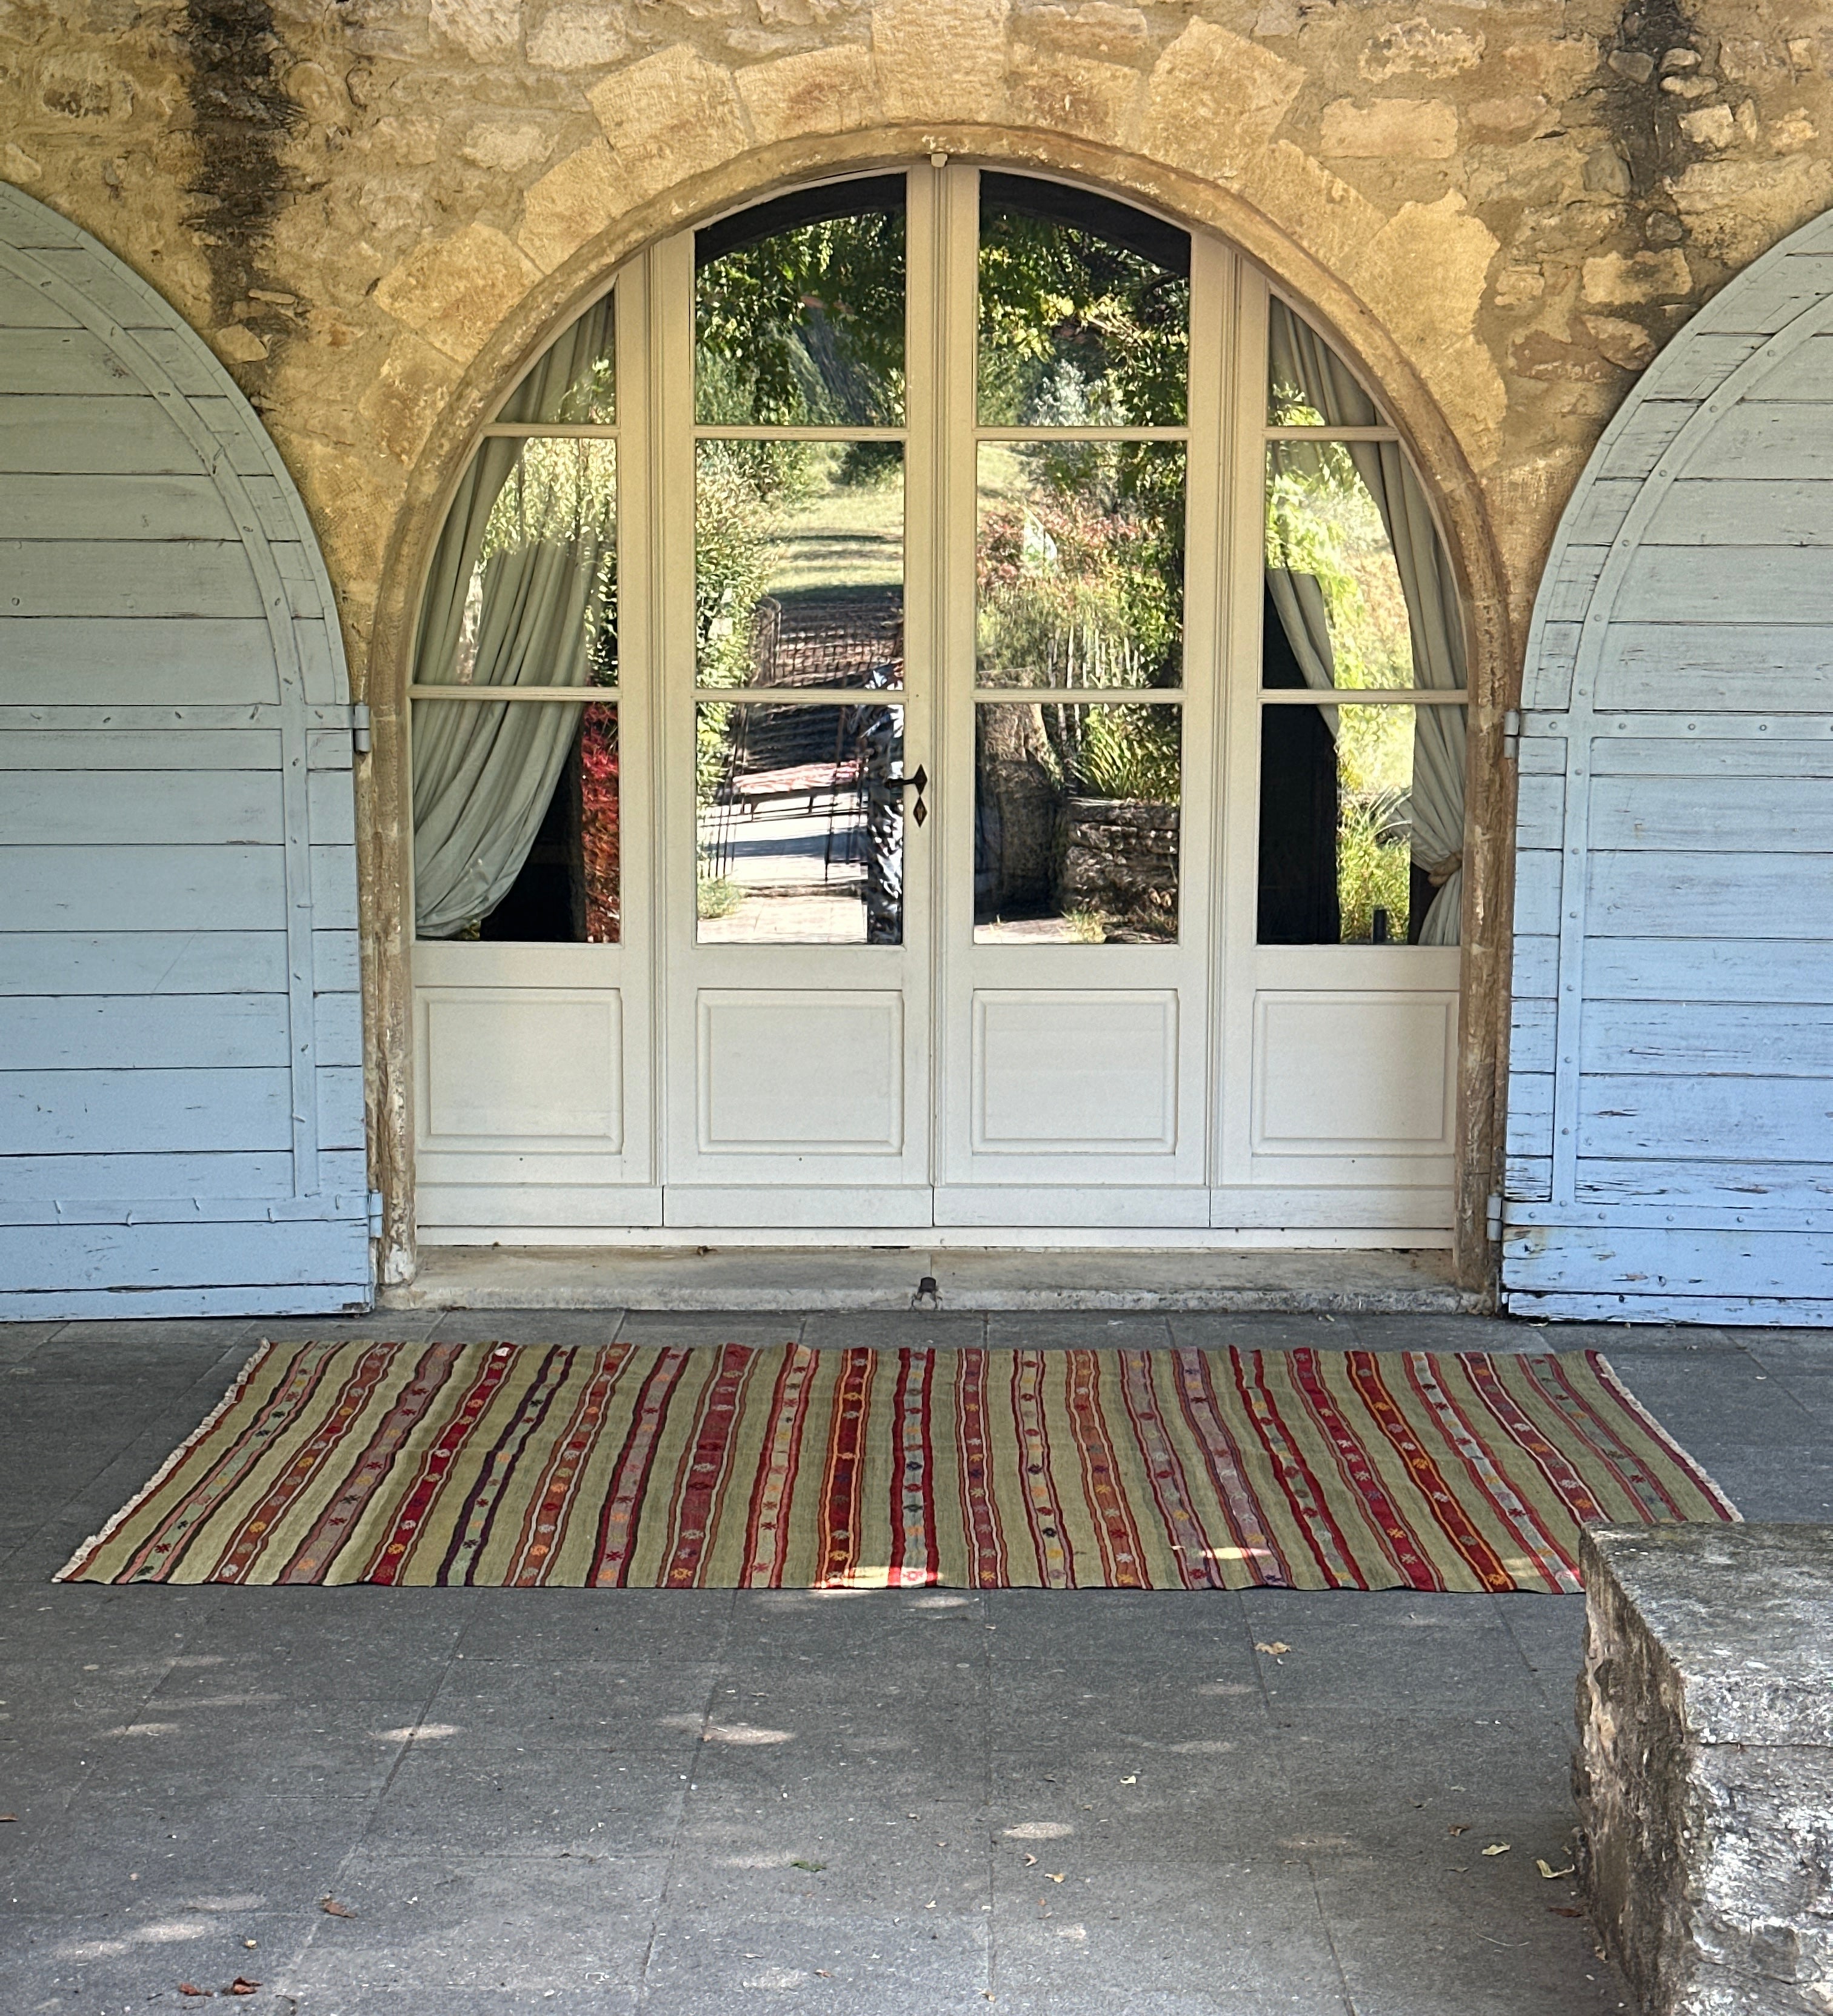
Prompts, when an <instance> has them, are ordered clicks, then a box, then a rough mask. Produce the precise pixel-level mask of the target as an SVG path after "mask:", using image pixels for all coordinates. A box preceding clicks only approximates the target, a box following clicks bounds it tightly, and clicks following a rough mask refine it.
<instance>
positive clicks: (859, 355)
mask: <svg viewBox="0 0 1833 2016" xmlns="http://www.w3.org/2000/svg"><path fill="white" fill-rule="evenodd" d="M694 257H695V264H696V267H697V272H696V274H695V278H694V417H695V418H696V419H697V420H698V421H699V422H700V424H701V425H702V426H703V427H897V426H899V425H901V424H902V420H903V417H904V178H903V177H902V175H890V176H883V177H879V178H875V179H874V180H873V181H872V182H865V183H853V184H850V185H842V186H840V187H834V188H828V189H805V190H800V191H798V192H797V193H795V194H794V195H793V196H786V197H784V198H783V199H782V200H780V201H778V202H776V203H763V204H760V205H759V206H758V207H757V208H756V209H754V210H751V211H745V212H744V213H742V214H740V216H737V217H735V218H726V220H724V221H722V222H721V223H719V224H717V225H712V226H711V227H710V228H709V229H707V230H704V231H701V232H697V233H696V234H695V238H694Z"/></svg>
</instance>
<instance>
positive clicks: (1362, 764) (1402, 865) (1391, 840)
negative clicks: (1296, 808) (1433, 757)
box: [1337, 706, 1415, 945]
mask: <svg viewBox="0 0 1833 2016" xmlns="http://www.w3.org/2000/svg"><path fill="white" fill-rule="evenodd" d="M1414 718H1415V712H1414V710H1413V707H1410V706H1405V707H1403V706H1395V707H1339V708H1338V710H1337V902H1338V909H1339V910H1340V911H1341V920H1342V924H1341V936H1342V939H1343V942H1344V943H1345V944H1346V945H1350V944H1366V943H1367V941H1369V940H1370V938H1373V936H1374V913H1375V912H1376V911H1377V909H1383V910H1385V911H1386V912H1387V913H1388V936H1389V938H1391V939H1392V940H1393V941H1395V942H1404V941H1405V939H1406V933H1407V924H1408V917H1409V913H1410V909H1411V907H1412V866H1413V849H1412V847H1411V844H1410V837H1409V833H1408V830H1407V826H1406V824H1405V823H1404V822H1405V821H1406V820H1407V819H1410V799H1411V797H1412V794H1413V722H1414Z"/></svg>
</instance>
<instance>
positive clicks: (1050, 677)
mask: <svg viewBox="0 0 1833 2016" xmlns="http://www.w3.org/2000/svg"><path fill="white" fill-rule="evenodd" d="M978 470H979V502H978V549H977V553H976V556H975V588H976V600H977V604H978V607H977V608H976V611H975V625H974V630H975V637H974V654H975V671H976V676H977V679H978V682H979V683H980V684H981V686H1096V687H1109V688H1115V687H1118V688H1122V689H1125V688H1127V687H1133V688H1138V687H1141V686H1176V685H1177V684H1178V682H1179V679H1180V678H1181V676H1182V664H1183V585H1184V581H1183V575H1184V450H1183V445H1182V444H1181V443H1178V442H1175V441H982V442H981V445H980V450H979V461H978Z"/></svg>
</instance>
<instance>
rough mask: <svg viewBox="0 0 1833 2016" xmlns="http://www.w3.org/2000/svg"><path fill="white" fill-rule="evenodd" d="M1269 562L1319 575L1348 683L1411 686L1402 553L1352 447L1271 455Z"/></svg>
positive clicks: (1337, 444)
mask: <svg viewBox="0 0 1833 2016" xmlns="http://www.w3.org/2000/svg"><path fill="white" fill-rule="evenodd" d="M1266 563H1267V565H1268V566H1269V567H1284V568H1287V569H1288V570H1289V571H1291V572H1292V573H1294V574H1312V575H1314V576H1315V577H1316V580H1317V584H1318V586H1319V587H1320V589H1322V590H1323V599H1324V607H1325V609H1326V610H1327V613H1328V616H1329V621H1330V632H1331V653H1332V654H1333V656H1334V658H1335V661H1336V683H1337V684H1338V686H1362V687H1369V686H1387V687H1394V686H1411V685H1412V684H1413V633H1412V631H1411V630H1410V628H1409V627H1408V624H1407V620H1406V596H1405V595H1404V594H1403V592H1402V590H1401V587H1400V574H1399V569H1398V568H1397V567H1395V564H1394V548H1393V543H1392V541H1391V540H1390V539H1389V538H1388V528H1387V527H1386V525H1385V524H1384V523H1383V521H1382V518H1381V511H1380V509H1379V508H1378V507H1377V505H1376V503H1375V501H1374V498H1373V497H1372V496H1370V494H1369V491H1368V486H1367V484H1365V483H1364V482H1363V480H1362V478H1361V477H1360V476H1359V474H1358V473H1356V463H1355V459H1354V457H1353V455H1352V453H1351V451H1350V449H1349V445H1348V444H1347V443H1345V442H1342V441H1320V442H1317V443H1316V444H1313V443H1312V442H1309V441H1302V442H1284V441H1282V442H1278V443H1276V444H1275V445H1274V446H1273V448H1272V449H1271V450H1270V451H1269V460H1268V467H1267V481H1266Z"/></svg>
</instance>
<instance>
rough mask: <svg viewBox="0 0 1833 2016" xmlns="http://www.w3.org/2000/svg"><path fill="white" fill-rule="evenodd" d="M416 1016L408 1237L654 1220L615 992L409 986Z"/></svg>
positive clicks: (627, 1035) (626, 1034)
mask: <svg viewBox="0 0 1833 2016" xmlns="http://www.w3.org/2000/svg"><path fill="white" fill-rule="evenodd" d="M417 1016H418V1021H419V1025H420V1026H419V1029H418V1031H417V1035H418V1042H417V1043H416V1056H417V1059H418V1064H419V1070H418V1082H417V1087H416V1090H417V1096H418V1103H419V1114H418V1122H419V1124H418V1127H417V1129H416V1133H417V1136H418V1142H419V1154H418V1164H419V1183H418V1185H417V1189H416V1216H417V1219H418V1225H419V1229H420V1235H421V1237H423V1238H426V1239H428V1240H432V1241H434V1242H435V1243H438V1241H440V1240H442V1239H445V1240H449V1239H451V1238H452V1237H458V1236H460V1234H461V1233H463V1234H464V1235H465V1236H468V1237H470V1238H472V1239H476V1238H479V1237H487V1236H488V1235H489V1234H490V1233H492V1231H494V1232H495V1233H497V1234H498V1235H499V1236H506V1235H511V1234H515V1233H523V1234H526V1235H528V1236H529V1237H546V1235H547V1234H548V1233H550V1232H553V1233H561V1234H564V1233H565V1231H566V1230H567V1229H568V1228H578V1227H589V1226H605V1227H610V1226H624V1225H643V1224H653V1223H654V1222H656V1219H657V1201H656V1197H655V1193H654V1191H653V1190H650V1189H649V1188H647V1187H646V1179H647V1177H648V1173H649V1164H648V1143H647V1139H646V1123H645V1120H644V1114H645V1112H646V1108H645V1107H644V1106H643V1102H642V1100H641V1098H640V1096H639V1097H638V1098H636V1099H635V1100H632V1098H631V1097H630V1096H629V1095H628V1091H627V1086H628V1083H629V1067H628V1062H627V1050H628V1046H629V1043H630V1042H631V1039H632V1031H630V1030H629V1029H628V1028H627V1027H626V1019H627V1018H626V1017H625V1012H624V999H623V995H622V993H621V990H619V989H618V988H610V987H600V988H590V989H587V988H574V989H561V988H540V989H536V988H513V987H474V988H456V987H453V988H427V987H423V988H421V989H420V992H419V995H418V997H417ZM642 1068H643V1065H642V1062H641V1060H639V1071H640V1070H641V1069H642Z"/></svg>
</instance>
